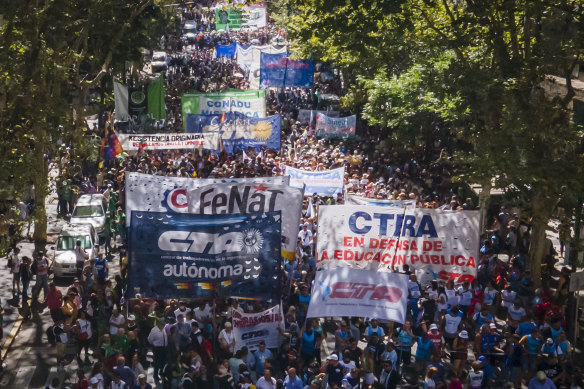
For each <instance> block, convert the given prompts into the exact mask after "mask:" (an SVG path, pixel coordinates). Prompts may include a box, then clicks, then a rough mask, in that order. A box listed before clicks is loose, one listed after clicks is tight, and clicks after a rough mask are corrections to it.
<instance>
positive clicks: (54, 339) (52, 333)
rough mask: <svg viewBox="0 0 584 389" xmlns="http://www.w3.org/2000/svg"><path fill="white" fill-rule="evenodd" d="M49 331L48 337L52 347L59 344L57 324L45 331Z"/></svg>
mask: <svg viewBox="0 0 584 389" xmlns="http://www.w3.org/2000/svg"><path fill="white" fill-rule="evenodd" d="M45 332H46V333H47V338H48V339H49V344H50V345H51V346H52V347H55V346H56V345H57V336H56V335H55V326H54V325H52V326H50V327H49V328H47V330H46V331H45Z"/></svg>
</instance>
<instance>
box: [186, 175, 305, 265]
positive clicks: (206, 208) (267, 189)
mask: <svg viewBox="0 0 584 389" xmlns="http://www.w3.org/2000/svg"><path fill="white" fill-rule="evenodd" d="M303 198H304V191H303V190H302V189H297V188H292V187H291V186H285V185H272V184H262V183H256V184H214V185H208V186H203V187H200V188H197V189H193V190H191V191H189V192H188V194H187V200H188V203H189V209H188V211H189V213H193V214H200V215H221V214H229V215H238V214H248V213H253V212H273V211H281V212H282V219H283V221H282V256H283V257H284V258H287V259H294V253H295V251H296V243H297V235H298V225H299V223H300V214H301V213H302V199H303Z"/></svg>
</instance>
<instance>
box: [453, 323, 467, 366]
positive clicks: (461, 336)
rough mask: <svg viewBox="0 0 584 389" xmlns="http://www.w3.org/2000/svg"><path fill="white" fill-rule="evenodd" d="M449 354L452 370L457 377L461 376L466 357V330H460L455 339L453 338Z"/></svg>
mask: <svg viewBox="0 0 584 389" xmlns="http://www.w3.org/2000/svg"><path fill="white" fill-rule="evenodd" d="M450 355H451V358H452V365H453V370H454V372H455V373H456V375H457V376H458V377H462V373H463V370H464V367H465V364H466V360H467V359H468V332H467V331H466V330H462V331H460V332H459V333H458V336H457V337H456V339H454V342H453V343H452V351H451V353H450Z"/></svg>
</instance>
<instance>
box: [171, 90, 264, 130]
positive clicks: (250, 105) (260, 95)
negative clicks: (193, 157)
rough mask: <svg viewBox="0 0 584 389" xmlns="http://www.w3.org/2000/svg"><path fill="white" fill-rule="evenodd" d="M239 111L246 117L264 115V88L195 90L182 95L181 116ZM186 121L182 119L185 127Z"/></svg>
mask: <svg viewBox="0 0 584 389" xmlns="http://www.w3.org/2000/svg"><path fill="white" fill-rule="evenodd" d="M223 112H226V113H227V112H239V113H242V114H243V115H245V116H247V117H253V118H263V117H266V92H265V91H264V90H252V89H250V90H244V91H242V90H234V89H230V90H227V91H225V92H214V93H201V92H195V93H190V94H185V95H183V96H182V117H183V118H186V117H187V115H188V114H197V115H221V114H222V113H223ZM186 124H187V121H186V120H184V128H185V129H186Z"/></svg>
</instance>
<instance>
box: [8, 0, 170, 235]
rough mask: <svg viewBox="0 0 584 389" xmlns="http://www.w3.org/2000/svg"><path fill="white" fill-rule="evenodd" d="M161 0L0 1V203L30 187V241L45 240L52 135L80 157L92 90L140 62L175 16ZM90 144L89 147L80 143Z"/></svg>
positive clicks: (53, 147)
mask: <svg viewBox="0 0 584 389" xmlns="http://www.w3.org/2000/svg"><path fill="white" fill-rule="evenodd" d="M167 3H171V2H170V1H165V0H128V1H118V0H76V1H69V0H21V1H4V2H2V3H1V4H0V15H1V16H2V17H1V18H0V20H2V25H1V26H0V128H1V129H2V131H0V200H1V201H2V202H3V207H4V208H6V207H7V206H9V205H11V204H12V203H13V202H14V201H15V200H16V199H18V198H19V197H20V196H21V190H22V188H25V187H26V185H27V184H28V183H29V182H31V181H32V183H33V184H34V187H35V200H36V210H35V230H34V238H35V242H37V243H38V244H40V245H42V244H44V242H45V241H46V225H47V218H46V212H45V197H46V196H47V194H48V184H49V182H48V172H47V163H46V159H47V158H49V157H54V156H55V151H56V147H57V146H56V143H55V142H56V140H57V139H62V140H63V142H64V144H67V145H71V147H72V153H71V156H72V158H77V159H83V158H84V155H81V150H83V149H84V148H83V147H82V146H83V142H85V138H84V136H83V135H84V130H85V125H84V116H85V112H86V107H87V103H88V95H89V93H90V92H92V91H94V90H96V89H99V88H102V87H103V86H104V85H106V84H108V83H110V82H111V78H112V76H114V75H117V74H124V72H125V68H126V65H127V63H128V62H134V63H136V64H140V63H141V62H142V61H143V54H142V50H143V49H144V48H146V49H150V48H154V47H155V45H156V44H157V42H158V40H159V39H160V37H161V36H162V34H163V33H164V31H165V29H166V28H167V27H168V26H171V25H172V23H173V20H174V19H173V18H175V17H176V10H175V9H174V8H173V7H167V6H166V5H167ZM85 149H87V148H85Z"/></svg>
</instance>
